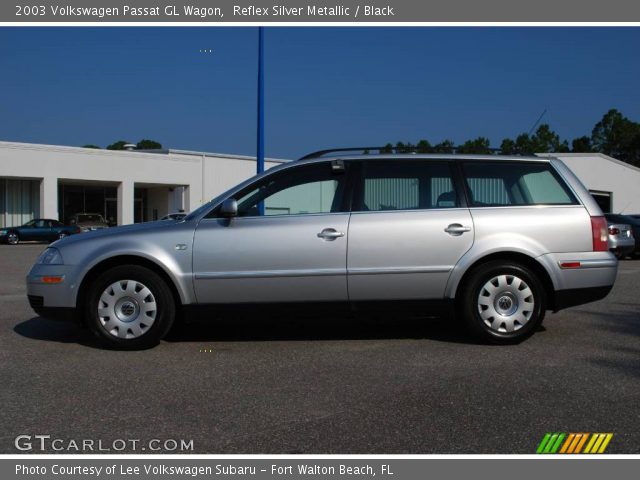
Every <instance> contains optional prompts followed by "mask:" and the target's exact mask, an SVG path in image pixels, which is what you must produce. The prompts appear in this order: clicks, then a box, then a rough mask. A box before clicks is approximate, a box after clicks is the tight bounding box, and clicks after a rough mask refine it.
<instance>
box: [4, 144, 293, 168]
mask: <svg viewBox="0 0 640 480" xmlns="http://www.w3.org/2000/svg"><path fill="white" fill-rule="evenodd" d="M0 148H12V149H25V150H49V151H54V152H68V153H85V154H90V155H127V156H132V155H145V156H150V155H154V156H156V157H157V156H158V155H159V154H165V155H169V154H176V155H188V156H194V157H203V156H204V157H213V158H229V159H235V160H249V161H254V162H255V161H256V157H252V156H248V155H237V154H230V153H215V152H197V151H192V150H180V149H173V148H169V149H158V150H107V149H105V148H84V147H74V146H68V145H51V144H46V143H26V142H8V141H4V140H0ZM265 161H267V162H271V163H286V162H288V161H289V160H285V159H279V158H265Z"/></svg>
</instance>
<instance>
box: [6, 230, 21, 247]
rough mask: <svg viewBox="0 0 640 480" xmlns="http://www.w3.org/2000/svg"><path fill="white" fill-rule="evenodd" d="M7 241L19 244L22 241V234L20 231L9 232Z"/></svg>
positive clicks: (10, 243)
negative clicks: (20, 234) (19, 233)
mask: <svg viewBox="0 0 640 480" xmlns="http://www.w3.org/2000/svg"><path fill="white" fill-rule="evenodd" d="M7 243H8V244H9V245H17V244H18V243H20V236H19V235H18V233H17V232H9V234H8V235H7Z"/></svg>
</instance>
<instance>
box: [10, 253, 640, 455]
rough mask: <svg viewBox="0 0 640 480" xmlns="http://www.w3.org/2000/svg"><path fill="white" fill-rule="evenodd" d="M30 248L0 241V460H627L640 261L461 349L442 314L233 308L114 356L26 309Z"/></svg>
mask: <svg viewBox="0 0 640 480" xmlns="http://www.w3.org/2000/svg"><path fill="white" fill-rule="evenodd" d="M44 247H45V245H18V246H8V245H2V246H0V385H1V388H0V402H1V404H2V408H1V409H0V427H1V428H0V453H19V450H17V449H16V446H15V442H16V440H15V439H16V437H17V436H19V435H28V436H30V438H31V440H33V439H34V438H35V435H49V436H50V438H51V439H59V440H60V442H58V443H57V444H56V445H57V447H63V448H65V449H66V448H68V446H69V445H70V444H71V445H72V446H73V443H72V442H76V443H81V442H83V441H86V440H91V441H94V442H95V443H94V448H97V444H98V441H100V442H102V443H101V446H102V447H101V448H103V450H104V449H105V448H112V450H111V451H109V452H108V453H118V451H114V450H113V448H114V447H115V448H119V447H120V446H121V445H122V443H118V441H127V447H126V448H125V449H124V450H123V451H124V452H131V451H133V447H131V444H132V443H136V442H131V440H139V443H136V447H135V448H136V452H137V453H145V452H148V449H146V450H145V446H149V445H150V444H149V440H152V439H158V440H160V441H161V443H160V445H164V444H163V443H162V442H164V441H166V440H168V439H169V440H176V441H177V442H180V441H185V443H186V444H187V445H188V444H189V442H191V441H192V446H193V449H192V450H191V449H187V450H188V451H187V452H185V453H217V454H224V453H251V454H259V453H305V454H323V453H341V454H345V453H375V454H396V453H410V454H424V453H471V454H474V453H495V454H498V453H503V454H506V453H522V454H524V453H535V449H536V447H537V445H538V443H539V442H540V440H541V439H542V437H543V436H544V434H545V433H547V432H568V433H569V432H611V433H613V434H614V437H613V440H612V441H611V443H610V444H609V447H608V449H607V452H608V453H635V454H637V453H640V408H639V405H640V260H627V261H624V262H621V264H620V270H619V273H618V279H617V282H616V285H615V287H614V290H613V291H612V293H611V294H610V295H609V296H608V297H607V298H606V299H604V300H602V301H600V302H597V303H593V304H589V305H584V306H580V307H576V308H572V309H570V310H566V311H563V312H560V313H557V314H551V313H549V314H548V315H547V318H546V320H545V323H544V326H543V328H542V329H541V331H539V332H537V333H536V334H535V335H534V336H533V337H532V338H531V339H529V340H527V341H526V342H524V343H522V344H520V345H515V346H508V347H499V346H488V345H479V344H475V343H473V342H472V341H471V340H469V339H468V338H466V337H465V336H464V335H461V334H460V332H458V330H457V329H456V328H454V327H453V326H452V322H451V320H450V319H438V320H434V319H415V318H414V319H411V318H402V317H400V316H395V315H389V316H388V317H386V318H359V319H351V318H326V319H322V320H318V319H315V320H310V319H305V318H303V317H299V318H262V317H253V318H246V317H244V318H243V317H240V318H227V319H225V320H218V321H212V322H209V323H206V324H195V325H190V326H187V327H184V328H181V329H179V330H177V331H175V332H173V333H172V334H171V335H170V337H169V338H168V339H167V340H165V341H163V342H162V343H161V344H160V345H159V346H158V347H156V348H154V349H151V350H147V351H138V352H119V351H110V350H104V349H101V348H100V347H99V346H98V345H96V343H95V342H94V341H93V339H92V337H91V336H90V334H89V333H88V332H87V331H86V330H83V329H80V328H78V327H76V326H75V325H73V324H68V323H60V322H55V321H50V320H45V319H42V318H40V317H38V316H37V315H36V314H35V313H34V312H33V311H32V310H31V309H30V308H29V305H28V302H27V299H26V295H25V284H24V277H25V275H26V273H27V271H28V269H29V267H30V265H31V263H32V262H33V261H34V260H35V258H36V256H37V255H38V253H39V252H40V251H41V250H42V249H43V248H44ZM27 442H28V439H27ZM33 443H34V445H33V447H34V448H32V449H30V450H27V451H29V452H32V453H43V452H41V451H39V450H38V449H37V448H35V447H37V445H38V444H37V443H36V442H33ZM21 445H22V446H23V447H24V446H25V445H26V444H25V443H21ZM154 445H156V446H158V443H155V444H154ZM172 446H173V443H171V442H169V444H168V447H166V448H165V447H163V448H165V450H161V451H162V452H165V453H181V450H180V449H178V450H171V447H172ZM71 448H72V449H71V450H63V451H62V452H61V453H76V451H74V450H73V447H71ZM169 450H171V451H169ZM45 451H46V453H52V452H53V450H52V449H51V448H49V447H48V449H46V450H45ZM86 453H91V451H88V452H86ZM94 453H96V452H94Z"/></svg>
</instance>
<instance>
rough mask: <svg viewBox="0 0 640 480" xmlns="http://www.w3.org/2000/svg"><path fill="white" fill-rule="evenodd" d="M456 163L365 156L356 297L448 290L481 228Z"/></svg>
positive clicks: (352, 239) (350, 265) (353, 275)
mask: <svg viewBox="0 0 640 480" xmlns="http://www.w3.org/2000/svg"><path fill="white" fill-rule="evenodd" d="M455 168H456V165H455V164H454V163H453V162H445V161H434V160H422V159H415V160H367V161H366V162H363V164H362V173H361V175H360V176H359V181H358V182H357V188H356V197H355V199H354V210H353V212H352V215H351V220H350V225H349V249H348V256H347V271H348V287H349V298H350V299H351V300H352V301H354V302H358V301H365V300H367V301H368V300H425V299H441V298H443V295H444V290H445V286H446V283H447V280H448V278H449V275H450V273H451V271H452V269H453V267H454V265H455V264H456V263H457V262H458V260H459V259H460V257H462V255H463V254H464V253H465V252H466V251H467V250H469V248H471V245H472V244H473V235H474V232H473V222H472V218H471V215H470V213H469V210H468V209H467V208H466V207H464V206H463V202H464V200H463V197H462V195H461V189H460V188H459V187H456V185H457V183H458V182H457V181H456V180H455V175H454V172H455Z"/></svg>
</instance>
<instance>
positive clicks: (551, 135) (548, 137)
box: [529, 123, 569, 153]
mask: <svg viewBox="0 0 640 480" xmlns="http://www.w3.org/2000/svg"><path fill="white" fill-rule="evenodd" d="M529 146H530V149H531V151H530V152H529V153H552V152H568V151H569V145H568V144H567V141H566V140H564V141H560V135H558V134H557V133H556V132H554V131H553V130H551V127H549V125H548V124H546V123H543V124H542V125H540V126H539V127H538V129H537V130H536V133H535V134H534V135H533V136H532V137H531V143H530V145H529Z"/></svg>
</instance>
